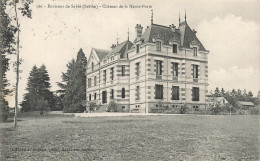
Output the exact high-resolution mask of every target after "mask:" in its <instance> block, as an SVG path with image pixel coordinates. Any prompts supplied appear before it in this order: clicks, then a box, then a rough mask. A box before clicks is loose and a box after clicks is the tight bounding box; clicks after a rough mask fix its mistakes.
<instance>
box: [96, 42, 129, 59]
mask: <svg viewBox="0 0 260 161" xmlns="http://www.w3.org/2000/svg"><path fill="white" fill-rule="evenodd" d="M132 46H133V43H132V42H130V41H128V40H127V41H124V42H122V43H120V44H118V45H117V46H116V47H114V48H113V49H112V50H111V51H109V50H102V49H96V48H92V50H95V52H96V53H97V56H98V58H99V60H102V59H103V58H105V57H106V56H108V55H109V54H112V53H120V54H125V53H126V50H128V49H130V48H131V47H132Z"/></svg>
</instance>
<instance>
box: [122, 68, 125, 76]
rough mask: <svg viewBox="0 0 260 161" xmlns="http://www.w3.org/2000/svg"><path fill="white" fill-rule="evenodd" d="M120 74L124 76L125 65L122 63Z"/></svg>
mask: <svg viewBox="0 0 260 161" xmlns="http://www.w3.org/2000/svg"><path fill="white" fill-rule="evenodd" d="M122 76H125V65H122Z"/></svg>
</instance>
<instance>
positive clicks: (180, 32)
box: [141, 22, 207, 51]
mask: <svg viewBox="0 0 260 161" xmlns="http://www.w3.org/2000/svg"><path fill="white" fill-rule="evenodd" d="M153 38H160V39H161V40H163V43H164V44H166V45H169V42H170V41H171V40H176V41H179V42H180V44H181V46H182V47H185V48H190V43H191V42H192V41H194V40H195V41H197V42H198V45H199V46H200V48H199V50H201V51H207V50H206V49H205V48H204V46H203V45H202V43H201V42H200V41H199V39H198V38H197V36H196V34H195V33H194V32H193V31H192V30H191V28H190V27H189V25H188V24H187V22H182V23H180V27H179V29H175V32H173V31H172V30H171V28H170V27H167V26H162V25H157V24H151V25H150V26H149V27H148V28H147V29H146V30H145V32H144V33H143V35H142V36H141V39H142V40H143V41H144V42H153Z"/></svg>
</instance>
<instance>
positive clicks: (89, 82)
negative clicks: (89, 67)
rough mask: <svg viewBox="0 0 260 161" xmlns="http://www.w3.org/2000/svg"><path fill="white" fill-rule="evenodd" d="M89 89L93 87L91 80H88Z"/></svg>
mask: <svg viewBox="0 0 260 161" xmlns="http://www.w3.org/2000/svg"><path fill="white" fill-rule="evenodd" d="M88 87H91V78H88Z"/></svg>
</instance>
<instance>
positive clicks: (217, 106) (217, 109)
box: [210, 103, 221, 115]
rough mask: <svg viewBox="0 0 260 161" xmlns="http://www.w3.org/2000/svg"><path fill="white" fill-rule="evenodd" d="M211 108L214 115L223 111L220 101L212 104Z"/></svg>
mask: <svg viewBox="0 0 260 161" xmlns="http://www.w3.org/2000/svg"><path fill="white" fill-rule="evenodd" d="M210 110H211V114H212V115H217V114H219V113H220V111H221V106H220V104H219V103H216V104H215V105H212V107H211V109H210Z"/></svg>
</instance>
